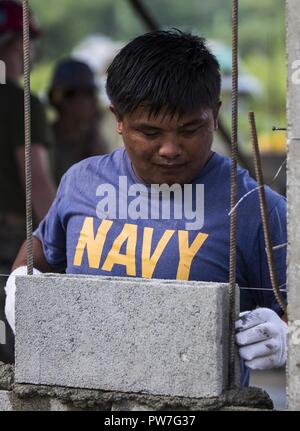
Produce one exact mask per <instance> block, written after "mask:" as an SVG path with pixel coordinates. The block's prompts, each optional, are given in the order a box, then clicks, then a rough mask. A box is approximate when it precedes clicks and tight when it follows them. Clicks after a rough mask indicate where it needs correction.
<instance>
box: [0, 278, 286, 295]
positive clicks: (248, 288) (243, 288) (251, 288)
mask: <svg viewBox="0 0 300 431" xmlns="http://www.w3.org/2000/svg"><path fill="white" fill-rule="evenodd" d="M70 275H72V274H68V276H70ZM73 275H75V274H73ZM9 276H10V274H0V277H5V278H8V277H9ZM285 285H286V283H285V284H282V286H285ZM282 286H279V289H280V290H281V291H282V292H286V291H287V290H286V289H282ZM239 290H264V291H269V292H270V291H271V290H272V289H270V288H266V287H240V288H239Z"/></svg>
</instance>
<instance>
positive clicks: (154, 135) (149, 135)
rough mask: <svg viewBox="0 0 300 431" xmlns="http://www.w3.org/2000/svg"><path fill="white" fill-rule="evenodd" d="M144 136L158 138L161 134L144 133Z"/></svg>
mask: <svg viewBox="0 0 300 431" xmlns="http://www.w3.org/2000/svg"><path fill="white" fill-rule="evenodd" d="M142 133H143V135H145V136H147V138H156V137H157V136H158V135H159V132H146V131H143V132H142Z"/></svg>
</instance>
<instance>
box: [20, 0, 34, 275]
mask: <svg viewBox="0 0 300 431" xmlns="http://www.w3.org/2000/svg"><path fill="white" fill-rule="evenodd" d="M22 6H23V55H24V135H25V192H26V237H27V274H28V275H32V274H33V238H32V158H31V110H30V33H29V30H30V27H29V22H30V12H29V4H28V0H23V1H22Z"/></svg>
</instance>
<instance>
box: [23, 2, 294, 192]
mask: <svg viewBox="0 0 300 431" xmlns="http://www.w3.org/2000/svg"><path fill="white" fill-rule="evenodd" d="M137 3H139V4H140V6H142V7H143V9H144V10H143V11H142V12H144V13H146V15H147V17H146V21H147V18H148V19H150V21H151V23H150V26H151V25H152V26H153V25H154V26H157V27H159V28H170V27H176V28H179V29H182V30H188V31H192V32H194V33H196V34H198V35H200V36H204V37H206V38H207V39H208V40H209V42H210V44H211V47H212V49H213V51H214V52H215V54H216V55H217V57H218V59H219V61H220V63H221V66H222V73H223V111H222V118H221V133H219V135H218V139H217V140H216V143H215V147H216V149H217V150H218V151H220V152H223V153H229V140H228V137H229V136H230V121H231V106H230V104H231V94H230V90H231V88H230V87H231V77H230V75H231V0H210V1H209V2H207V1H200V0H189V1H186V2H182V0H140V1H139V2H135V1H130V0H113V1H112V0H85V1H84V2H82V1H79V0H51V3H50V4H48V5H47V7H45V3H44V2H41V1H40V0H31V2H30V4H31V7H32V9H33V12H34V14H35V16H36V17H37V20H38V22H39V24H40V27H41V28H42V31H43V38H42V39H41V40H40V42H39V46H38V58H37V63H36V65H35V67H34V69H33V72H32V89H33V91H35V92H36V93H38V95H39V96H41V97H42V98H45V96H46V93H47V88H48V87H49V82H50V81H51V76H52V73H53V69H54V67H55V64H56V63H57V61H58V60H60V59H62V58H65V57H68V56H72V57H75V58H77V59H80V60H83V61H85V62H86V63H88V64H89V65H90V66H91V67H92V69H93V70H94V72H95V73H96V76H97V79H98V82H99V84H100V100H101V105H102V109H103V111H104V119H103V121H102V128H103V134H104V136H105V139H106V140H107V142H108V143H109V147H110V149H113V148H116V147H117V146H119V145H120V142H119V140H118V137H117V136H116V135H115V134H114V125H113V123H112V118H111V117H110V115H109V114H107V115H106V112H107V111H106V110H107V100H106V97H105V92H104V86H105V70H106V68H107V66H108V64H109V62H110V61H111V59H112V58H113V56H114V55H115V53H116V52H117V51H118V49H119V48H120V47H121V46H122V45H123V44H124V43H126V42H127V41H128V40H129V39H131V38H133V37H134V36H136V35H138V34H140V33H142V32H145V31H147V30H148V29H149V22H148V25H147V23H146V21H145V17H144V18H142V16H141V11H139V12H140V13H138V8H137V7H136V4H137ZM284 3H285V2H284V1H283V0H264V1H261V0H243V1H241V2H240V27H239V32H240V117H239V121H240V133H239V141H240V142H239V145H240V164H242V165H244V166H246V167H247V168H248V169H249V170H250V171H252V169H253V168H252V160H251V144H250V141H249V127H248V120H247V113H248V111H249V110H253V111H255V113H256V116H257V126H258V132H259V143H260V148H261V152H262V156H263V166H264V173H265V179H266V182H267V183H269V184H270V185H271V186H272V187H273V188H274V189H276V190H277V191H279V192H281V193H285V167H284V169H282V170H281V173H280V175H279V176H278V177H277V178H276V180H275V181H273V178H274V176H275V174H276V172H277V170H278V169H279V168H280V166H281V165H282V163H284V161H285V151H286V136H285V132H284V131H283V132H282V131H280V132H273V131H272V127H273V126H278V127H286V72H285V4H284ZM49 115H50V116H51V115H53V113H51V112H49Z"/></svg>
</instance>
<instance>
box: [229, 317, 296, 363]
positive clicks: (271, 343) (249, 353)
mask: <svg viewBox="0 0 300 431" xmlns="http://www.w3.org/2000/svg"><path fill="white" fill-rule="evenodd" d="M235 328H236V330H237V333H236V343H237V344H238V346H239V347H240V348H239V353H240V356H241V357H242V358H243V359H244V360H245V361H246V362H245V364H246V366H247V367H248V368H251V369H252V370H268V369H271V368H277V367H282V366H283V365H284V364H285V362H286V357H287V333H288V326H287V324H286V323H285V322H284V321H283V320H281V319H280V317H279V316H278V315H277V314H276V313H275V312H274V311H272V310H271V309H269V308H258V309H256V310H254V311H246V312H244V313H241V314H240V318H239V320H237V321H236V324H235Z"/></svg>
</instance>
